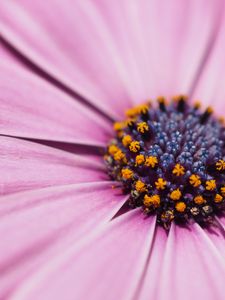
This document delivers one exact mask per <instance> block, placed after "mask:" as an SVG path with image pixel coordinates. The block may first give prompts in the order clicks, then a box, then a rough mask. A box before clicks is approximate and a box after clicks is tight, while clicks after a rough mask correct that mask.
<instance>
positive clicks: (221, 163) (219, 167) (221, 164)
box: [216, 159, 225, 171]
mask: <svg viewBox="0 0 225 300" xmlns="http://www.w3.org/2000/svg"><path fill="white" fill-rule="evenodd" d="M216 169H217V170H218V171H224V170H225V161H224V160H223V159H220V160H218V162H217V163H216Z"/></svg>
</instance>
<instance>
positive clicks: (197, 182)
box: [189, 174, 202, 187]
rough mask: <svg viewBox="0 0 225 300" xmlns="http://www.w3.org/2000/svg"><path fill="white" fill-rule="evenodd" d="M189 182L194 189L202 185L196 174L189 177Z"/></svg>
mask: <svg viewBox="0 0 225 300" xmlns="http://www.w3.org/2000/svg"><path fill="white" fill-rule="evenodd" d="M189 182H190V184H191V185H193V186H194V187H198V186H199V185H200V184H201V183H202V182H201V179H200V177H199V176H198V175H195V174H192V175H191V176H190V177H189Z"/></svg>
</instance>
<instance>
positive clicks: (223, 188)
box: [220, 186, 225, 196]
mask: <svg viewBox="0 0 225 300" xmlns="http://www.w3.org/2000/svg"><path fill="white" fill-rule="evenodd" d="M220 191H221V194H222V195H223V196H225V186H223V187H221V189H220Z"/></svg>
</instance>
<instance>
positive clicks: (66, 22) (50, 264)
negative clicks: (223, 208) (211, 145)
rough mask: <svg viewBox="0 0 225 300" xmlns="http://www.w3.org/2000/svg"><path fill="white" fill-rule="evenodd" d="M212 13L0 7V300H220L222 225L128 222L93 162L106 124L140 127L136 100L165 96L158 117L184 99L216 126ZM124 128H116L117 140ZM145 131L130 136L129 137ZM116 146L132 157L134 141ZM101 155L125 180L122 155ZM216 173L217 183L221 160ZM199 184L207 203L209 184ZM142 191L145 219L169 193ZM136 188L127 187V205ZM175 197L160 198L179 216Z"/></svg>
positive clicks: (219, 44) (116, 186)
mask: <svg viewBox="0 0 225 300" xmlns="http://www.w3.org/2000/svg"><path fill="white" fill-rule="evenodd" d="M223 5H224V1H223V0H221V1H220V0H216V1H214V0H213V1H210V0H204V1H203V0H200V1H194V0H191V1H185V0H181V1H178V0H171V1H163V2H162V1H153V0H152V1H151V0H143V1H130V0H129V1H128V0H123V1H120V3H119V2H117V1H111V2H110V3H108V2H107V1H104V0H98V1H79V0H78V1H73V2H72V1H69V0H65V1H56V0H49V1H45V2H44V1H37V0H34V1H27V0H21V1H3V2H2V3H1V7H0V31H1V36H2V39H1V48H0V53H1V57H3V59H2V60H1V62H0V66H1V68H0V134H1V136H0V139H1V146H0V160H1V164H0V165H1V171H2V172H1V180H0V192H1V195H2V196H1V199H0V234H1V240H0V249H1V255H0V282H1V285H0V298H1V299H16V300H18V299H66V300H67V299H97V300H99V299H100V300H101V299H125V300H127V299H135V300H136V299H141V300H142V299H143V300H145V299H182V300H186V299H191V298H193V299H196V298H201V299H207V300H208V299H218V300H220V299H223V298H224V296H223V295H224V287H223V286H224V284H223V281H224V275H225V261H224V226H225V218H224V217H223V216H219V217H217V218H216V223H215V224H214V225H215V226H212V228H211V227H210V229H209V228H202V227H201V226H199V225H198V223H197V222H195V223H193V224H188V225H185V226H180V225H177V224H176V223H175V222H173V220H174V213H173V212H172V211H171V210H167V211H165V212H163V214H162V219H163V220H164V221H165V222H168V221H169V222H172V225H171V227H170V230H169V231H168V232H167V231H165V230H164V229H163V228H162V227H161V226H159V225H158V224H157V223H156V216H149V217H145V216H144V214H143V212H142V210H141V209H140V208H136V209H133V210H129V211H128V210H127V208H126V203H127V200H128V196H127V195H124V194H123V193H122V192H121V187H120V183H119V182H118V181H114V180H109V177H108V174H107V172H106V170H105V164H104V162H103V158H102V156H103V155H104V149H105V147H106V145H107V144H108V143H109V141H110V139H111V138H113V137H114V136H113V129H112V127H113V126H112V123H113V121H119V120H121V119H122V117H123V114H124V112H127V116H128V117H129V118H131V120H130V121H129V123H128V125H129V126H131V127H132V126H133V125H134V124H135V122H134V120H133V119H134V118H136V117H137V114H140V113H142V114H146V112H147V108H146V106H140V104H142V103H143V102H145V101H146V100H148V99H149V97H151V98H152V99H155V98H156V97H158V96H159V95H164V96H165V98H163V97H160V101H159V107H160V109H161V110H162V111H163V110H164V109H165V108H166V105H167V103H166V101H165V99H170V98H171V96H172V95H174V94H175V93H184V94H187V95H188V96H189V97H190V101H189V103H192V101H194V100H196V99H202V100H204V103H202V104H203V107H207V106H208V105H211V106H213V109H214V110H215V113H216V114H221V113H222V114H223V113H224V110H223V108H224V102H223V97H224V84H223V78H224V69H225V68H224V47H225V38H224V37H225V34H224V30H225V24H224V17H223V12H224V7H223ZM198 106H199V104H198V105H197V106H196V107H198ZM133 107H135V108H134V109H133ZM210 113H211V112H210V111H207V112H206V114H205V115H204V118H207V116H208V115H209V114H210ZM124 126H125V124H124V123H120V124H119V123H118V124H117V126H116V128H115V129H116V130H117V132H118V136H119V134H120V132H121V131H122V130H123V128H124ZM171 126H172V125H171ZM149 130H151V128H150V127H149V125H146V124H144V125H143V124H142V125H141V126H139V131H140V132H139V133H141V134H148V132H149ZM119 138H122V136H121V137H119ZM213 138H214V137H213V136H212V140H213ZM123 145H124V146H126V147H131V152H132V155H134V156H135V157H136V155H140V154H141V153H140V154H139V151H140V149H141V147H142V144H141V143H137V141H135V140H133V135H132V136H130V137H126V139H124V141H123ZM110 151H111V152H112V154H113V155H114V156H115V157H114V158H118V160H117V161H118V164H124V169H125V166H126V164H127V163H128V162H129V161H128V160H127V159H126V157H125V155H123V154H124V153H123V152H122V151H121V150H120V149H117V148H116V147H115V146H114V147H112V148H111V150H110ZM119 151H121V152H119ZM154 151H155V152H157V149H154ZM204 154H205V153H201V155H203V156H204ZM142 155H143V154H142ZM114 158H113V159H114ZM170 158H171V157H170V156H166V157H164V159H165V162H166V163H168V161H169V160H170ZM160 159H161V157H160ZM160 159H159V158H158V157H156V155H155V154H154V153H152V154H149V156H148V157H147V159H145V160H144V161H143V162H142V163H141V164H140V165H139V164H137V168H146V167H149V168H150V171H151V172H155V169H156V168H158V167H159V163H160ZM182 159H187V160H188V159H190V157H188V156H187V157H186V156H185V157H183V158H182ZM138 162H139V159H138ZM146 163H147V165H145V164H146ZM217 163H218V164H217V166H216V167H217V168H218V169H217V171H221V172H223V169H224V168H223V161H220V158H219V160H218V161H217ZM148 164H149V166H148ZM186 169H187V168H184V167H183V166H182V162H179V163H177V164H176V165H174V168H173V169H172V170H171V172H172V174H174V177H176V180H182V176H184V172H186V171H187V170H186ZM219 169H220V170H219ZM109 171H115V170H114V169H111V170H109ZM121 174H122V177H124V178H123V179H122V180H125V181H126V180H128V181H129V180H133V178H134V177H135V175H134V172H133V171H132V170H131V169H130V167H129V168H128V167H127V168H126V172H125V171H123V173H122V172H121ZM121 174H120V176H121ZM111 176H112V177H111V178H112V179H114V177H113V176H114V174H111ZM197 176H199V175H198V174H195V173H194V174H190V177H189V178H188V180H189V181H190V184H192V185H193V187H192V188H193V189H194V188H200V186H201V185H202V184H203V182H204V183H205V179H204V180H200V178H199V177H197ZM134 179H135V178H134ZM207 180H208V182H207V185H206V186H207V189H208V192H209V193H213V191H214V189H215V182H214V181H212V180H214V179H211V178H209V179H207ZM155 182H156V183H157V185H156V186H158V188H159V189H157V193H156V194H154V195H145V198H144V199H145V201H146V203H147V205H148V206H149V207H151V204H152V203H153V205H154V206H155V207H156V208H157V209H158V207H160V204H161V202H162V201H163V198H162V197H160V196H159V194H160V193H164V192H165V191H166V189H167V188H168V187H167V186H168V184H169V181H168V182H167V181H166V180H165V179H164V177H161V176H159V177H158V178H156V179H155ZM202 186H203V185H202ZM148 189H149V187H148V186H147V185H146V183H145V182H143V181H142V180H140V179H139V181H138V184H137V190H135V191H134V192H133V198H132V199H133V200H134V199H135V196H137V195H138V194H139V193H142V192H144V193H145V192H146V190H148ZM174 191H175V192H174ZM179 191H180V190H179ZM180 193H181V195H180ZM180 193H179V192H178V190H176V189H174V190H172V191H171V193H170V194H171V195H172V198H174V200H173V199H172V200H171V201H173V202H174V205H175V206H176V209H177V211H178V212H180V213H181V214H182V213H183V212H184V211H185V210H186V209H187V206H186V203H185V202H184V201H182V198H181V197H182V192H181V191H180ZM224 194H225V193H224V187H221V190H220V193H217V192H215V202H216V203H217V204H218V205H219V203H220V202H221V197H222V198H223V197H224ZM160 195H161V194H160ZM200 196H201V195H200V194H199V195H198V198H197V199H195V201H196V202H197V204H196V207H193V208H192V213H193V215H195V214H196V215H197V214H198V213H199V206H201V205H203V210H204V212H205V214H207V213H210V209H211V207H210V205H205V201H206V200H207V199H205V198H204V199H202V198H200ZM196 197H197V196H196ZM178 198H179V199H178ZM197 205H199V206H197Z"/></svg>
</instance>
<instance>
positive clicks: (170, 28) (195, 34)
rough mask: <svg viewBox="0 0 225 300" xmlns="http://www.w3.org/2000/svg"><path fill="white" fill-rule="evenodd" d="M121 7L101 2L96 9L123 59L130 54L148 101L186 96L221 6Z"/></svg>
mask: <svg viewBox="0 0 225 300" xmlns="http://www.w3.org/2000/svg"><path fill="white" fill-rule="evenodd" d="M121 2H122V3H120V5H118V3H117V2H116V1H114V2H113V3H110V5H107V4H106V2H105V1H104V0H100V3H101V6H100V9H101V11H102V15H103V16H104V17H105V19H106V22H107V24H108V26H109V27H110V29H111V30H112V32H113V35H114V37H115V40H117V43H118V41H119V44H120V45H122V47H120V49H121V52H122V51H123V50H124V51H123V52H122V54H121V55H122V57H123V59H125V60H126V61H128V59H129V58H130V57H131V55H132V54H133V57H134V61H133V64H135V63H136V65H137V69H138V70H139V79H140V78H141V80H142V82H143V83H144V88H145V89H146V91H147V93H148V94H147V96H148V97H152V96H156V95H157V94H156V93H158V95H159V94H164V95H174V93H179V92H184V93H188V92H189V89H190V87H191V86H192V83H193V79H194V78H195V75H196V73H197V72H198V68H199V66H200V64H201V60H202V58H203V57H204V55H205V51H206V49H207V48H208V45H209V43H212V39H213V37H214V34H215V33H216V31H217V29H218V23H219V21H220V20H221V18H222V17H221V11H222V8H223V7H222V5H223V1H221V0H218V1H204V0H201V1H195V0H193V1H180V0H172V1H158V0H153V1H148V0H146V1H145V0H143V1H133V2H132V3H131V2H130V1H129V0H124V1H121ZM205 19H207V22H202V20H205ZM128 41H129V42H128ZM196 45H197V47H196ZM130 49H132V54H131V50H130ZM128 54H130V55H128ZM130 65H131V59H130V61H129V66H130ZM136 73H137V72H136ZM134 74H135V73H134ZM136 81H138V79H137V78H136ZM136 101H139V99H136Z"/></svg>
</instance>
